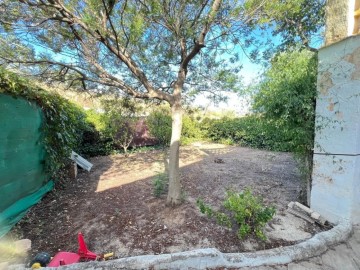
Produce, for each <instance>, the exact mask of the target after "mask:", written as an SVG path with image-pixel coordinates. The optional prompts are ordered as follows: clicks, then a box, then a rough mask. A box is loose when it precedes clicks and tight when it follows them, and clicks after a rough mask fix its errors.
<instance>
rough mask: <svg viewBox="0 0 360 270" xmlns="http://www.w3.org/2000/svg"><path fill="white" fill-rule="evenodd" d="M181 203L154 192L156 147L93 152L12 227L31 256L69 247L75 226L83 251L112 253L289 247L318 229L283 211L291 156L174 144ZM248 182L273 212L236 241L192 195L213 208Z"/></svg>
mask: <svg viewBox="0 0 360 270" xmlns="http://www.w3.org/2000/svg"><path fill="white" fill-rule="evenodd" d="M180 155H181V162H180V166H181V181H182V185H183V198H184V202H183V203H182V204H181V205H180V206H178V207H176V208H170V207H166V206H165V199H166V194H164V195H162V196H161V197H160V198H155V197H154V196H153V180H154V177H156V175H157V174H158V173H159V172H163V171H164V155H163V152H162V151H160V150H152V151H148V152H143V153H136V154H131V155H130V156H129V157H125V156H123V155H113V156H104V157H96V158H93V159H91V160H90V161H91V162H92V163H93V164H94V167H93V169H92V171H91V172H90V173H87V172H81V173H80V174H79V176H78V179H77V180H72V181H67V182H66V183H65V184H66V185H65V186H64V187H63V188H59V187H58V188H57V189H56V190H55V191H54V192H51V193H50V194H49V195H47V196H46V197H45V198H44V199H43V200H42V201H41V202H40V203H39V204H38V205H36V206H35V207H33V208H32V209H31V210H30V211H29V213H28V214H27V216H26V217H25V218H24V219H23V220H22V221H21V222H19V224H18V225H17V226H16V227H15V228H14V229H13V230H12V232H11V235H13V236H16V237H17V238H29V239H31V240H32V250H31V256H34V254H36V253H37V252H40V251H46V252H49V253H50V254H52V255H53V254H55V253H56V252H57V251H58V250H65V251H76V250H77V233H78V232H79V231H81V232H82V233H83V234H84V236H85V240H86V242H87V243H88V247H89V249H90V250H92V251H94V252H96V253H99V254H100V253H105V252H109V251H115V253H116V257H124V256H134V255H140V254H159V253H169V252H177V251H185V250H190V249H195V248H205V247H215V248H218V249H219V250H220V251H222V252H241V251H249V250H256V249H265V248H272V247H278V246H283V245H290V244H293V243H295V242H297V241H301V240H303V239H306V238H309V237H311V235H312V234H314V233H315V232H317V231H319V230H320V228H318V227H317V226H316V225H312V224H307V223H306V222H305V221H302V220H298V219H296V218H294V217H293V216H291V215H290V214H287V213H286V212H285V209H286V206H287V204H288V203H289V202H290V201H297V200H298V197H299V194H300V191H301V187H302V184H301V182H300V176H299V173H298V171H297V169H296V162H295V161H294V160H293V158H292V156H291V154H288V153H277V152H269V151H261V150H255V149H250V148H243V147H235V146H224V145H219V144H205V143H204V144H202V143H197V144H194V145H192V146H187V147H182V148H181V154H180ZM244 187H250V188H251V189H252V190H253V191H254V193H255V194H257V195H262V196H263V197H264V201H265V203H267V204H273V205H275V206H276V208H277V215H276V217H275V218H274V220H273V221H272V222H271V223H270V225H269V226H267V228H266V234H267V235H268V240H267V241H266V242H262V241H259V240H257V239H255V238H251V237H250V238H249V239H246V240H239V239H238V238H237V236H236V231H235V230H229V229H225V228H223V227H221V226H219V225H217V224H216V222H215V221H214V220H209V219H208V218H207V217H206V216H204V215H202V214H201V213H200V212H199V210H198V208H197V207H196V199H197V198H199V197H201V198H203V199H204V201H205V202H207V203H209V204H211V205H214V206H220V205H221V202H222V200H223V199H224V197H225V192H226V190H228V189H232V190H237V191H241V190H242V189H243V188H244Z"/></svg>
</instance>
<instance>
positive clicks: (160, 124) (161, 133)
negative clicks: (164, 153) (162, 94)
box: [146, 107, 172, 146]
mask: <svg viewBox="0 0 360 270" xmlns="http://www.w3.org/2000/svg"><path fill="white" fill-rule="evenodd" d="M146 123H147V125H148V128H149V131H150V134H151V135H152V136H154V137H155V138H156V139H157V140H158V142H159V144H160V145H163V146H168V145H169V144H170V139H171V123H172V120H171V115H170V109H168V108H164V107H160V108H158V109H156V110H154V111H152V112H151V113H150V115H149V116H148V117H147V119H146Z"/></svg>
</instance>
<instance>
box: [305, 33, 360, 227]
mask: <svg viewBox="0 0 360 270" xmlns="http://www.w3.org/2000/svg"><path fill="white" fill-rule="evenodd" d="M318 92H319V96H318V99H317V104H316V115H317V119H316V136H315V149H314V168H313V175H312V177H313V180H312V192H311V207H312V208H313V209H314V210H315V211H317V212H319V213H320V214H322V215H324V216H325V217H326V218H327V219H329V220H330V221H332V222H338V221H339V220H341V219H343V218H348V219H351V220H352V222H354V223H360V36H352V37H349V38H347V39H344V40H342V41H340V42H337V43H335V44H332V45H330V46H328V47H325V48H322V49H321V50H320V51H319V70H318Z"/></svg>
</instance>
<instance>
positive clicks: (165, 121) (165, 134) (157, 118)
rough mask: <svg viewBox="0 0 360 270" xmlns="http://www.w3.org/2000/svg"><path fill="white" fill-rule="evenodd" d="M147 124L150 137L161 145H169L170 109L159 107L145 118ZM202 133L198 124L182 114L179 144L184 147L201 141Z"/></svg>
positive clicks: (187, 114) (189, 116) (187, 115)
mask: <svg viewBox="0 0 360 270" xmlns="http://www.w3.org/2000/svg"><path fill="white" fill-rule="evenodd" d="M146 122H147V124H148V127H149V130H150V133H151V135H153V136H154V137H155V138H156V139H157V140H158V142H159V144H161V145H169V142H170V138H171V122H172V119H171V112H170V108H167V107H160V108H156V109H155V110H153V111H152V112H151V113H150V115H149V116H148V117H147V121H146ZM203 136H204V132H203V131H202V129H201V128H200V123H199V122H198V121H197V120H196V119H194V117H192V115H191V114H190V115H189V113H188V112H185V113H184V116H183V122H182V129H181V144H182V145H186V144H188V143H191V142H193V141H196V140H199V139H202V138H203Z"/></svg>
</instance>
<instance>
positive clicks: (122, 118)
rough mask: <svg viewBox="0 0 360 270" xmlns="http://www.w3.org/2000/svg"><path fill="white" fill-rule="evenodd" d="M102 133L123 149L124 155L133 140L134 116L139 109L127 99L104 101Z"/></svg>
mask: <svg viewBox="0 0 360 270" xmlns="http://www.w3.org/2000/svg"><path fill="white" fill-rule="evenodd" d="M103 107H104V110H105V113H104V115H103V122H104V123H105V128H104V131H103V133H104V134H105V135H106V136H108V137H110V138H111V139H112V140H113V141H114V143H115V144H118V145H119V146H120V147H122V148H123V150H124V152H125V154H127V149H128V148H129V146H130V144H131V143H132V141H133V139H134V133H135V124H136V121H137V118H136V115H137V113H138V112H139V111H140V107H139V106H138V105H137V104H136V102H135V101H134V100H130V99H128V98H122V99H112V100H104V101H103Z"/></svg>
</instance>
